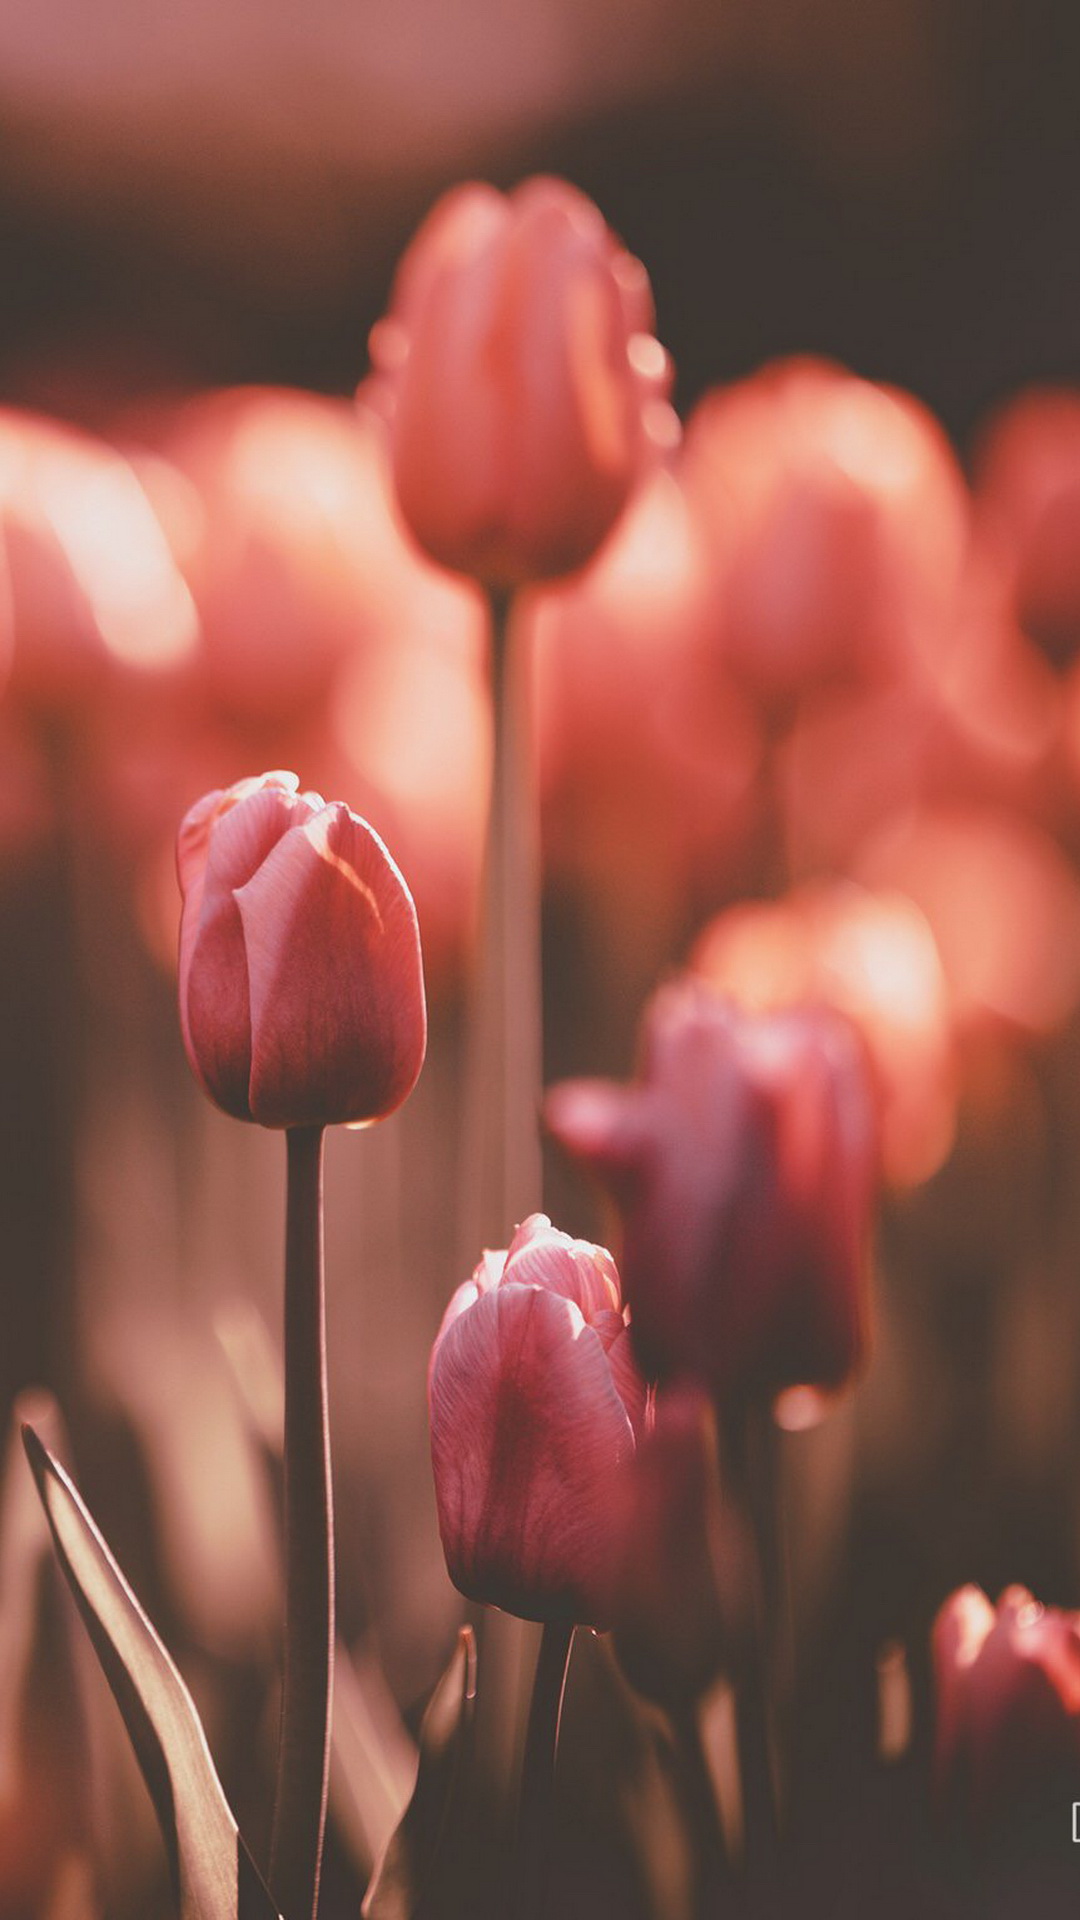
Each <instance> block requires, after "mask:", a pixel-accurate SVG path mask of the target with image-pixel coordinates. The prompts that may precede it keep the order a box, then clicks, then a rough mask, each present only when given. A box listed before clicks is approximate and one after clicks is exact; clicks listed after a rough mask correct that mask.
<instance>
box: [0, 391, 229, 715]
mask: <svg viewBox="0 0 1080 1920" xmlns="http://www.w3.org/2000/svg"><path fill="white" fill-rule="evenodd" d="M0 529H2V546H3V553H4V559H5V562H6V566H5V569H4V577H3V579H2V581H0V647H2V650H3V651H6V650H7V647H8V644H9V642H10V641H12V640H13V642H14V657H13V661H12V680H13V687H14V690H15V691H16V692H17V693H18V695H19V696H20V698H21V699H22V700H24V701H25V702H26V703H27V705H29V706H30V707H32V708H33V709H35V710H37V711H40V712H46V713H59V712H70V713H74V712H75V711H77V710H78V708H79V707H80V704H81V703H82V702H84V701H85V699H86V697H87V695H88V693H89V692H90V690H91V689H92V688H95V687H97V685H98V684H99V683H100V681H101V680H102V677H103V675H104V674H105V672H106V670H107V669H109V668H110V667H112V668H114V669H116V668H120V669H128V670H141V671H146V672H151V673H156V672H162V671H172V670H175V669H177V668H178V667H181V666H183V665H184V664H185V663H186V662H187V661H189V660H190V658H191V657H192V655H193V653H194V650H195V647H196V643H197V639H198V621H197V618H196V613H195V608H194V606H193V604H192V599H191V594H190V593H189V591H188V589H187V587H186V585H185V583H184V581H183V579H182V578H181V576H180V573H179V571H178V569H177V567H176V564H175V562H174V559H173V556H172V554H171V552H170V549H169V543H168V541H167V539H166V536H165V533H164V532H163V530H162V527H161V525H160V523H159V521H158V518H157V516H156V515H155V513H154V511H153V509H152V507H151V505H150V502H149V500H148V498H147V496H146V494H145V492H144V490H143V488H142V486H141V485H140V482H139V480H138V478H137V476H136V474H135V471H134V469H133V468H132V467H131V466H130V465H129V463H128V462H127V461H126V460H125V459H124V458H123V457H122V456H121V455H120V454H119V453H117V451H116V449H115V448H113V447H109V446H106V445H105V444H104V443H103V442H101V441H98V440H94V439H93V438H91V437H90V436H89V435H87V434H83V433H77V432H76V431H75V430H74V429H72V428H69V427H65V426H62V425H60V424H59V423H58V422H57V421H53V420H45V419H40V418H38V416H37V415H34V414H23V413H17V412H15V411H14V410H11V409H9V410H6V411H3V412H0ZM4 603H6V604H4Z"/></svg>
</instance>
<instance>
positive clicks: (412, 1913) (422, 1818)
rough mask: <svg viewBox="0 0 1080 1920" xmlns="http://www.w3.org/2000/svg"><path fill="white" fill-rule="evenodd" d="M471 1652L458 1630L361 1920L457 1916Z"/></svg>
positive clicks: (468, 1635) (470, 1642) (467, 1632)
mask: <svg viewBox="0 0 1080 1920" xmlns="http://www.w3.org/2000/svg"><path fill="white" fill-rule="evenodd" d="M475 1699H476V1646H475V1642H474V1639H473V1635H472V1631H471V1629H470V1628H468V1627H463V1628H462V1630H461V1632H460V1634H459V1635H458V1643H457V1646H456V1648H455V1650H454V1654H453V1657H452V1659H451V1661H450V1664H449V1666H448V1667H447V1669H446V1672H445V1673H444V1674H443V1677H442V1679H441V1680H440V1681H439V1683H438V1686H437V1687H436V1688H435V1691H434V1693H433V1694H432V1696H431V1699H430V1701H429V1702H428V1709H427V1712H426V1713H425V1715H424V1722H423V1725H422V1727H421V1729H420V1767H419V1772H418V1773H417V1777H416V1787H415V1790H414V1792H413V1796H412V1799H411V1800H410V1802H409V1804H408V1806H407V1808H406V1809H405V1813H404V1816H403V1818H402V1820H401V1823H400V1825H399V1827H398V1829H397V1831H396V1833H395V1834H394V1835H393V1837H392V1838H391V1840H390V1842H389V1844H388V1846H387V1848H386V1852H385V1853H384V1854H383V1857H382V1859H381V1861H380V1862H379V1865H378V1868H377V1869H376V1872H375V1877H374V1879H373V1880H372V1883H371V1885H370V1887H369V1888H368V1891H367V1896H366V1898H365V1900H364V1906H363V1920H436V1916H439V1915H443V1914H445V1915H450V1914H456V1913H457V1912H459V1911H460V1902H459V1901H458V1900H457V1898H456V1895H455V1888H454V1879H455V1876H454V1873H453V1871H452V1859H451V1855H452V1850H453V1846H454V1842H455V1840H456V1837H457V1830H458V1826H459V1821H460V1815H461V1812H462V1808H463V1803H464V1798H465V1793H466V1791H467V1784H468V1783H467V1778H466V1776H467V1771H468V1770H467V1767H466V1765H465V1755H466V1748H467V1746H468V1743H469V1733H470V1729H471V1726H472V1719H473V1709H474V1703H475Z"/></svg>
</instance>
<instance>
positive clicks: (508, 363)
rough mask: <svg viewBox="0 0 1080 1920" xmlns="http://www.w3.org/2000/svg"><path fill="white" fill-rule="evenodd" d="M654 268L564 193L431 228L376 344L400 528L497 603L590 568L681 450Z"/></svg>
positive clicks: (485, 198) (443, 217) (528, 189)
mask: <svg viewBox="0 0 1080 1920" xmlns="http://www.w3.org/2000/svg"><path fill="white" fill-rule="evenodd" d="M652 326H653V312H652V299H651V294H650V290H649V283H648V279H647V277H646V274H645V271H644V268H643V267H642V266H641V265H640V263H639V262H638V261H636V260H634V259H633V258H632V257H631V256H630V255H629V254H628V253H626V252H625V251H624V249H623V248H622V247H621V245H620V244H619V242H618V241H617V240H616V238H615V236H614V235H613V234H612V233H611V231H610V229H609V228H608V227H607V226H606V225H605V223H604V220H603V218H602V216H601V214H600V213H599V211H598V210H597V208H596V207H595V206H593V204H592V202H591V201H589V200H587V199H586V198H585V196H584V195H583V194H581V193H578V192H577V191H576V189H574V188H573V187H570V186H568V185H567V184H566V183H565V182H564V181H561V180H552V179H544V178H538V179H533V180H528V181H526V182H525V184H524V185H523V186H520V187H519V188H518V189H517V190H516V192H514V193H513V194H511V195H509V196H505V195H503V194H500V193H497V192H496V191H495V189H494V188H492V187H488V186H481V185H475V184H473V185H468V186H463V187H458V188H456V189H455V190H454V191H453V192H452V193H449V194H447V195H446V196H445V197H444V198H443V199H442V200H440V202H439V203H438V205H437V206H436V207H435V209H434V211H433V212H432V213H431V214H430V215H429V216H428V218H427V220H426V221H425V222H424V224H423V226H422V227H421V229H420V231H419V233H418V234H417V236H416V238H415V240H414V241H413V243H412V245H411V246H410V247H409V249H408V251H407V252H406V254H405V256H404V259H403V260H402V262H401V266H400V268H399V270H398V275H397V279H396V282H395V286H394V295H393V302H392V307H391V311H390V314H389V315H388V317H387V318H386V319H384V320H383V321H381V322H380V323H379V325H378V327H376V329H375V331H374V333H373V335H372V341H371V353H372V360H373V363H374V367H375V371H376V376H377V385H378V387H379V388H381V392H382V397H383V402H384V404H385V410H386V412H387V415H388V418H389V421H390V437H391V447H392V456H393V468H394V477H395V480H396V483H397V489H398V495H399V498H400V502H401V506H402V510H403V512H404V515H405V519H406V521H407V522H408V524H409V526H410V527H411V529H412V531H413V533H414V534H415V536H416V538H417V539H418V540H419V542H420V544H421V546H422V547H424V548H426V550H427V551H428V552H429V553H430V554H431V555H433V557H434V558H435V559H436V560H438V561H440V562H441V563H442V564H443V565H444V566H447V567H451V568H454V569H456V570H458V571H460V572H463V573H470V574H473V575H474V576H476V577H477V578H478V579H481V580H483V581H485V582H486V583H487V584H489V585H491V586H501V587H515V586H518V585H520V584H522V583H523V582H525V581H529V580H538V579H547V578H551V577H554V576H557V575H560V574H565V573H569V572H572V571H573V570H574V569H575V568H577V567H580V566H582V565H583V564H584V563H585V561H587V560H589V559H591V557H592V555H593V554H594V553H595V551H596V549H597V548H598V547H599V545H600V543H601V541H603V540H604V538H605V537H606V535H607V534H608V533H609V532H610V531H611V528H612V527H613V526H614V524H615V521H616V520H617V519H618V517H619V515H620V514H621V512H622V510H623V507H624V506H625V504H626V502H627V500H628V498H629V496H630V494H631V492H632V491H633V489H634V487H635V486H636V484H637V482H638V480H639V478H640V477H641V475H642V474H643V472H644V471H645V470H646V468H647V466H648V465H649V464H650V463H651V461H652V460H653V459H654V458H655V456H656V454H657V452H658V451H659V449H660V448H662V447H665V446H670V445H672V444H674V442H675V441H676V440H677V438H678V427H677V423H676V420H675V416H674V414H673V413H672V411H671V409H670V407H669V406H668V404H667V393H668V388H669V385H670V369H669V363H668V358H667V355H666V354H665V352H664V350H663V348H662V347H661V346H660V344H659V342H658V341H657V340H656V339H655V338H654V337H653V333H652Z"/></svg>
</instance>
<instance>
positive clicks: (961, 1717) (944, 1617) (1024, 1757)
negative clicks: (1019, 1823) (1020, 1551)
mask: <svg viewBox="0 0 1080 1920" xmlns="http://www.w3.org/2000/svg"><path fill="white" fill-rule="evenodd" d="M933 1655H934V1673H935V1680H936V1688H937V1723H936V1729H935V1745H934V1777H935V1787H936V1792H937V1796H938V1800H939V1805H940V1806H941V1808H942V1810H943V1811H944V1812H945V1813H947V1814H949V1815H951V1816H952V1817H954V1818H956V1819H958V1820H960V1821H961V1822H963V1823H965V1824H974V1825H975V1826H978V1825H980V1824H982V1823H984V1822H985V1821H987V1820H998V1819H1000V1818H1001V1817H1002V1816H1004V1815H1008V1814H1009V1813H1010V1812H1011V1811H1016V1810H1017V1809H1018V1808H1019V1807H1020V1805H1021V1804H1022V1802H1023V1801H1024V1800H1025V1799H1026V1798H1027V1797H1028V1796H1029V1795H1031V1796H1037V1795H1038V1794H1039V1792H1040V1789H1042V1791H1043V1792H1044V1793H1045V1789H1046V1782H1047V1780H1048V1778H1049V1779H1053V1778H1054V1777H1055V1776H1057V1777H1061V1776H1063V1775H1071V1776H1072V1777H1073V1778H1074V1779H1076V1780H1080V1614H1077V1613H1063V1612H1061V1611H1060V1610H1059V1609H1058V1608H1056V1607H1043V1606H1040V1604H1039V1602H1038V1601H1037V1600H1034V1599H1033V1598H1032V1596H1031V1594H1030V1593H1028V1591H1027V1590H1026V1588H1024V1587H1009V1588H1008V1589H1007V1590H1006V1592H1005V1593H1003V1594H1002V1596H1001V1598H1000V1600H999V1601H998V1604H997V1607H996V1609H995V1608H994V1607H992V1606H991V1604H990V1602H989V1600H988V1599H987V1597H986V1595H985V1593H983V1592H982V1591H981V1589H980V1588H978V1587H974V1586H969V1587H961V1588H960V1589H959V1591H958V1592H956V1593H954V1594H952V1595H950V1597H949V1599H948V1600H946V1602H945V1604H944V1606H943V1607H942V1609H941V1611H940V1613H939V1614H938V1616H937V1619H936V1621H935V1622H934V1631H933ZM1075 1791H1076V1790H1074V1797H1075Z"/></svg>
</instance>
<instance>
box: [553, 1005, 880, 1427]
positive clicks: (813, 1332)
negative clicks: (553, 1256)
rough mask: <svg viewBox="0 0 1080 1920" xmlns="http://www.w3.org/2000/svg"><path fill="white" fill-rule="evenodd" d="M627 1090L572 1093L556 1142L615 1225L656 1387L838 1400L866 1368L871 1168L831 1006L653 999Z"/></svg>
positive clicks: (863, 1100)
mask: <svg viewBox="0 0 1080 1920" xmlns="http://www.w3.org/2000/svg"><path fill="white" fill-rule="evenodd" d="M644 1041H645V1045H644V1058H643V1064H642V1070H641V1075H640V1078H639V1080H638V1081H637V1083H636V1084H634V1085H631V1086H619V1085H615V1084H612V1083H609V1082H605V1081H578V1082H567V1083H566V1084H564V1085H563V1086H561V1087H557V1088H555V1089H554V1091H553V1092H552V1093H551V1095H550V1096H549V1098H548V1102H547V1109H546V1113H547V1122H548V1126H549V1128H550V1130H551V1132H552V1133H553V1135H554V1137H555V1138H556V1139H557V1140H558V1141H559V1142H560V1143H561V1144H562V1145H563V1146H564V1147H565V1148H566V1149H567V1151H568V1152H569V1153H570V1154H571V1155H572V1156H573V1157H574V1158H575V1159H577V1160H578V1161H579V1162H580V1163H581V1164H582V1165H583V1166H585V1167H586V1168H587V1169H588V1170H589V1171H590V1172H592V1173H593V1174H594V1175H595V1176H596V1177H597V1178H598V1180H599V1181H600V1183H601V1185H602V1186H604V1187H605V1188H606V1190H607V1191H608V1193H609V1194H610V1195H611V1197H612V1198H613V1199H614V1201H615V1204H616V1206H617V1208H618V1211H619V1214H620V1216H621V1223H622V1245H621V1256H620V1257H621V1262H622V1269H623V1275H624V1280H625V1285H626V1293H627V1299H628V1301H629V1302H630V1306H631V1310H632V1313H633V1316H634V1318H633V1336H634V1344H635V1347H636V1350H637V1353H638V1357H639V1360H640V1361H641V1364H642V1366H643V1367H644V1370H645V1372H646V1374H647V1375H648V1376H649V1377H654V1376H655V1377H658V1378H660V1379H661V1380H663V1379H674V1378H677V1377H679V1376H680V1375H682V1374H687V1375H689V1376H690V1377H691V1378H696V1379H698V1380H701V1381H703V1383H704V1384H706V1385H708V1386H709V1387H711V1389H712V1390H713V1392H714V1393H715V1394H716V1395H718V1396H719V1397H720V1398H721V1399H724V1400H730V1399H735V1400H739V1399H741V1398H743V1397H745V1396H749V1397H757V1396H759V1395H768V1396H772V1395H779V1394H780V1393H781V1392H782V1391H783V1390H785V1389H787V1388H794V1387H812V1388H815V1389H817V1390H819V1391H821V1392H829V1391H834V1390H836V1389H838V1388H839V1387H841V1386H842V1385H843V1384H844V1383H845V1381H846V1380H847V1379H848V1377H849V1376H850V1374H851V1373H852V1372H853V1370H854V1368H855V1367H856V1366H857V1364H858V1362H859V1360H860V1359H861V1357H862V1353H863V1349H864V1345H865V1339H866V1322H867V1306H866V1296H867V1285H868V1258H867V1251H868V1242H869V1227H870V1213H871V1201H872V1196H873V1190H874V1176H875V1169H876V1165H877V1141H876V1131H875V1125H874V1117H873V1099H872V1094H871V1089H870V1080H869V1070H868V1066H867V1061H866V1057H865V1053H864V1051H863V1047H862V1043H861V1042H860V1040H859V1037H858V1035H857V1033H856V1031H855V1029H854V1027H853V1026H852V1025H851V1024H850V1023H849V1022H848V1021H847V1020H845V1019H844V1018H843V1016H842V1015H839V1014H837V1013H834V1012H832V1011H831V1010H830V1009H826V1008H820V1009H817V1008H799V1009H791V1010H785V1011H782V1012H777V1013H773V1014H759V1015H754V1014H748V1013H743V1012H741V1011H740V1010H739V1009H738V1008H736V1007H735V1006H733V1005H732V1004H731V1003H730V1002H728V1001H726V1000H724V999H723V998H721V996H720V995H718V994H715V993H713V992H712V991H711V990H710V989H709V988H708V987H705V986H703V985H699V984H698V983H697V982H695V981H691V980H680V981H677V982H674V983H672V984H671V985H669V986H667V987H664V988H662V989H661V990H660V992H659V993H658V994H657V995H656V996H655V998H654V999H653V1001H652V1003H651V1005H650V1007H649V1009H648V1012H647V1015H646V1021H645V1033H644Z"/></svg>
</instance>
